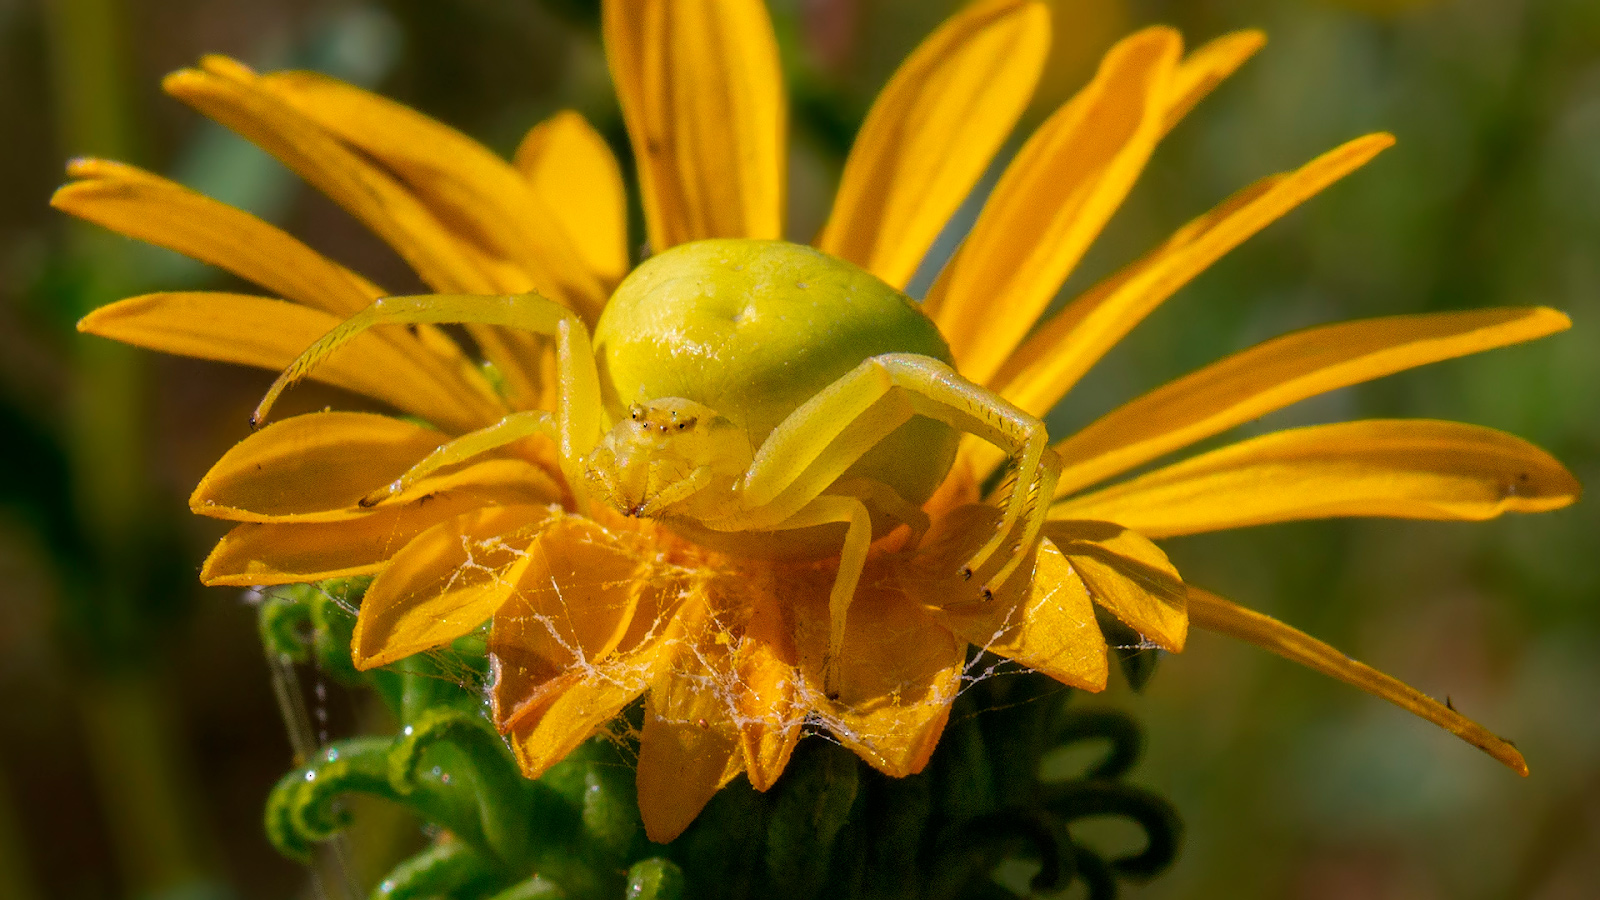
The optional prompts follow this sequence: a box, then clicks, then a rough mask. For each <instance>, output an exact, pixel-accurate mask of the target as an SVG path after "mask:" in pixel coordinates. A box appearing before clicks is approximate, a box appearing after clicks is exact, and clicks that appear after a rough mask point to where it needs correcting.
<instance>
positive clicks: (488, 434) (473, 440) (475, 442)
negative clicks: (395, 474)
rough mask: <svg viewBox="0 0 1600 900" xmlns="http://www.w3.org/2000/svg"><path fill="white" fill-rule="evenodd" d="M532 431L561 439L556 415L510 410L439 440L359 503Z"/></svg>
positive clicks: (370, 503) (379, 498)
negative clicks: (473, 428) (452, 437)
mask: <svg viewBox="0 0 1600 900" xmlns="http://www.w3.org/2000/svg"><path fill="white" fill-rule="evenodd" d="M535 434H542V435H544V436H546V437H548V438H550V439H551V440H553V441H556V442H557V443H560V441H561V429H560V426H559V425H557V423H556V420H555V417H554V416H552V415H550V413H548V412H546V411H545V410H542V409H530V410H524V411H523V412H514V413H511V414H510V415H508V416H506V417H505V418H503V419H501V420H500V421H498V422H496V423H494V424H493V425H489V426H486V427H483V428H480V429H478V430H477V431H472V432H468V433H467V434H464V435H462V436H461V437H458V438H456V439H455V440H453V441H450V442H448V443H445V444H441V445H440V446H439V448H438V449H437V450H434V451H433V452H432V453H429V454H428V455H427V456H424V457H423V458H422V460H421V461H420V462H418V463H417V464H416V465H414V466H412V467H411V468H409V469H407V470H406V471H405V474H403V475H401V476H400V477H399V478H396V479H395V480H394V481H392V482H390V483H389V484H387V485H385V486H383V487H381V488H378V489H377V490H375V491H373V492H372V493H370V494H368V495H366V496H365V497H362V498H361V501H360V502H361V506H363V507H370V506H377V505H378V504H379V503H382V502H383V501H385V500H387V499H389V498H390V497H393V496H394V495H395V494H401V493H404V492H405V491H406V490H407V489H408V488H410V487H411V486H412V485H414V484H416V483H417V482H419V481H421V480H422V479H424V478H426V477H428V476H429V475H432V474H433V473H434V472H437V471H438V470H440V469H442V468H444V467H445V466H453V465H455V464H456V463H462V462H466V461H467V460H469V459H472V458H473V457H475V456H481V455H483V454H485V453H488V452H489V451H491V450H496V449H499V448H500V447H504V446H505V445H507V444H511V443H515V442H516V441H519V440H521V439H523V438H525V437H529V436H531V435H535Z"/></svg>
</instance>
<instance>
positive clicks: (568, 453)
mask: <svg viewBox="0 0 1600 900" xmlns="http://www.w3.org/2000/svg"><path fill="white" fill-rule="evenodd" d="M424 323H426V324H434V325H442V324H470V325H502V326H507V327H510V328H521V329H524V330H526V331H531V332H534V333H536V334H543V335H549V336H551V337H553V338H555V343H556V369H557V373H558V378H559V382H558V383H559V387H560V401H559V403H558V407H557V410H556V416H555V422H554V423H551V422H550V421H549V414H548V413H543V412H542V411H538V410H534V411H529V412H525V413H513V414H512V415H510V416H507V417H506V418H505V419H502V420H501V421H500V422H498V423H496V424H494V425H490V426H488V427H487V428H482V429H479V430H478V431H474V432H472V433H470V434H467V435H463V436H462V437H460V438H457V439H456V440H454V441H451V442H450V443H447V444H445V445H444V446H442V447H440V448H439V449H438V450H435V451H434V452H433V453H432V454H430V455H429V456H428V457H426V458H425V459H424V460H423V461H422V462H421V463H419V464H418V465H417V466H416V467H414V468H413V470H412V471H410V472H407V473H406V474H405V475H402V476H401V477H400V482H404V483H407V484H409V483H414V482H415V481H416V480H417V479H419V478H421V477H422V476H423V475H426V474H427V473H428V472H431V471H434V470H436V469H438V468H439V467H441V466H445V465H451V464H453V463H457V462H462V461H464V460H466V459H468V458H470V457H472V456H476V455H478V454H480V453H484V452H486V451H488V450H492V449H494V448H496V447H500V446H504V445H505V444H509V443H511V442H512V441H515V440H518V439H520V438H523V437H526V436H527V435H529V434H534V433H539V432H544V433H547V434H551V436H552V437H554V438H555V439H556V442H557V444H558V445H559V447H560V452H561V468H562V472H563V473H564V474H565V475H566V477H567V483H568V484H574V485H575V484H579V483H580V482H579V480H578V479H579V476H580V475H581V474H582V471H583V459H584V457H585V456H586V455H587V454H588V453H589V451H590V450H592V449H593V448H594V445H595V443H596V442H598V440H599V438H600V410H601V406H600V378H599V376H598V374H597V373H596V371H595V364H594V350H593V348H592V347H591V346H590V344H589V332H588V330H587V329H586V328H584V326H583V322H582V320H580V319H579V318H578V317H577V315H576V314H575V313H573V312H572V310H570V309H567V308H566V307H564V306H562V305H560V304H559V303H556V302H554V301H551V300H547V299H545V298H544V297H541V296H539V295H538V294H534V293H531V292H530V293H526V294H514V295H502V296H478V295H472V294H421V295H417V296H410V297H384V298H382V299H379V300H374V301H373V302H372V305H371V306H368V307H367V308H366V309H363V310H362V311H360V312H358V313H356V314H355V315H353V316H351V317H350V318H348V319H346V320H344V322H342V323H340V324H339V326H338V327H337V328H334V329H333V330H332V331H330V332H328V333H327V334H325V335H323V336H322V337H321V338H319V339H318V340H317V342H316V343H314V344H312V345H311V346H310V347H308V348H306V351H305V352H304V353H302V354H300V358H299V359H296V360H295V361H294V362H292V363H290V364H289V367H288V368H287V369H285V370H284V371H283V374H282V375H279V376H278V380H277V381H275V382H273V384H272V387H271V388H270V389H268V391H267V394H266V396H265V397H263V398H262V399H261V403H260V405H259V406H257V407H256V411H255V413H254V414H253V415H251V417H250V425H251V427H252V428H254V427H259V426H260V424H261V423H262V422H263V421H265V420H266V417H267V412H268V411H269V410H270V409H271V408H272V405H273V403H275V402H276V401H277V399H278V396H279V395H280V394H282V393H283V392H284V391H285V390H287V389H288V388H290V387H292V386H294V385H295V384H297V383H298V382H300V381H301V380H302V379H304V378H305V377H306V376H307V375H309V374H310V373H311V371H312V370H313V369H315V368H316V367H317V366H318V365H319V364H321V363H322V362H323V361H324V360H326V359H327V358H328V357H329V356H331V355H332V354H333V353H335V352H336V351H337V350H338V349H339V348H340V347H341V346H343V345H344V344H345V343H347V342H348V341H350V339H351V338H354V337H355V336H356V335H358V334H360V333H361V332H363V331H365V330H367V329H368V328H371V327H373V326H374V325H385V324H404V325H419V324H424ZM424 467H426V468H424ZM397 483H398V482H397ZM394 489H395V485H390V487H389V489H387V490H389V491H390V492H392V491H393V490H394ZM379 499H382V498H381V497H379V498H377V499H374V498H373V497H368V498H365V500H371V501H372V502H377V500H379Z"/></svg>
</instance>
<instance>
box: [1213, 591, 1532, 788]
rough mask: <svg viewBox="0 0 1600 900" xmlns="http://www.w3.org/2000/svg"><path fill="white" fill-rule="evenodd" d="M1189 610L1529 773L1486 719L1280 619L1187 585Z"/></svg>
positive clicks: (1221, 630) (1229, 632) (1225, 630)
mask: <svg viewBox="0 0 1600 900" xmlns="http://www.w3.org/2000/svg"><path fill="white" fill-rule="evenodd" d="M1189 611H1190V614H1191V615H1192V616H1193V617H1194V624H1195V625H1196V627H1199V628H1204V629H1205V630H1207V631H1214V632H1216V633H1218V634H1225V635H1228V636H1229V637H1233V638H1238V639H1239V640H1241V641H1245V642H1247V643H1251V644H1255V645H1256V646H1257V647H1260V648H1261V649H1263V650H1266V651H1268V652H1270V653H1276V654H1277V655H1279V656H1281V657H1283V658H1284V659H1287V660H1289V661H1290V662H1296V663H1299V664H1300V665H1302V666H1305V667H1306V668H1308V669H1314V670H1316V671H1318V672H1321V673H1322V674H1324V675H1327V676H1329V677H1332V678H1337V679H1339V680H1340V681H1342V682H1344V683H1345V684H1349V685H1353V686H1355V687H1358V688H1360V689H1361V690H1363V691H1366V692H1367V693H1369V694H1371V695H1373V696H1374V697H1379V698H1382V699H1384V700H1387V701H1389V702H1390V703H1393V704H1394V705H1396V706H1398V707H1400V708H1401V709H1403V710H1406V711H1407V712H1410V713H1412V714H1414V715H1417V716H1420V717H1421V718H1424V719H1427V720H1428V721H1429V722H1432V723H1434V724H1435V725H1438V726H1439V727H1441V728H1443V729H1445V730H1446V731H1449V732H1450V733H1451V734H1454V735H1455V736H1456V737H1459V738H1461V739H1462V740H1464V741H1466V742H1467V743H1469V744H1471V745H1473V746H1474V747H1477V748H1478V749H1480V750H1482V751H1483V752H1485V753H1487V754H1489V755H1490V756H1492V757H1494V758H1495V759H1497V760H1499V761H1500V762H1502V763H1504V764H1505V765H1506V766H1507V767H1508V768H1510V769H1511V770H1512V771H1513V772H1516V773H1517V774H1518V775H1523V776H1526V775H1527V774H1528V764H1527V763H1526V762H1524V761H1523V759H1522V754H1521V753H1519V752H1517V748H1515V747H1513V746H1511V744H1510V743H1509V742H1507V741H1506V740H1504V739H1503V738H1500V737H1498V736H1496V735H1494V734H1492V733H1491V732H1490V731H1489V730H1488V729H1486V728H1484V727H1483V726H1482V725H1479V724H1478V723H1477V722H1474V721H1472V720H1471V719H1469V718H1467V717H1466V716H1463V715H1461V714H1460V713H1458V712H1456V711H1455V710H1454V709H1451V708H1450V707H1449V706H1446V705H1445V704H1443V703H1439V702H1438V701H1436V700H1434V699H1433V698H1432V697H1429V696H1428V695H1426V694H1424V693H1422V692H1421V691H1419V690H1417V689H1416V688H1414V687H1411V686H1410V685H1408V684H1406V683H1405V682H1403V681H1400V680H1398V679H1396V678H1392V677H1390V676H1388V675H1385V674H1383V673H1382V672H1379V671H1378V670H1377V669H1374V668H1372V667H1371V666H1367V665H1364V664H1362V663H1359V662H1356V661H1355V660H1353V659H1351V658H1350V657H1348V656H1345V655H1344V654H1343V653H1340V652H1339V651H1338V650H1335V649H1333V648H1332V647H1330V646H1328V645H1327V644H1324V643H1322V642H1321V641H1319V640H1317V639H1315V638H1313V637H1311V636H1310V635H1307V634H1305V633H1303V632H1301V631H1298V630H1296V629H1294V628H1291V627H1289V626H1288V625H1285V624H1283V623H1282V622H1279V621H1278V620H1277V619H1274V618H1272V617H1270V616H1264V615H1262V614H1261V613H1258V612H1255V611H1253V610H1249V609H1245V608H1244V607H1242V606H1239V605H1237V604H1234V603H1231V602H1229V601H1227V600H1224V599H1223V598H1221V597H1218V596H1217V595H1216V594H1213V593H1211V592H1209V591H1204V590H1201V589H1199V588H1196V587H1192V586H1191V587H1190V588H1189Z"/></svg>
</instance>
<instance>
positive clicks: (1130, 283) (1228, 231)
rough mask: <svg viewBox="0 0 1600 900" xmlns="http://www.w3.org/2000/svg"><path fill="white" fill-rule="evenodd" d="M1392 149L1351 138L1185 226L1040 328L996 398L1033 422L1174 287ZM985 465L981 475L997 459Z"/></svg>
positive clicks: (1373, 138)
mask: <svg viewBox="0 0 1600 900" xmlns="http://www.w3.org/2000/svg"><path fill="white" fill-rule="evenodd" d="M1393 143H1394V138H1392V137H1390V136H1389V135H1387V134H1371V135H1367V136H1366V137H1362V138H1357V139H1356V140H1353V141H1350V142H1349V143H1346V144H1344V145H1342V146H1340V147H1338V148H1336V149H1333V150H1330V151H1328V152H1327V153H1324V154H1323V155H1321V156H1319V157H1317V158H1316V159H1314V160H1312V161H1311V162H1308V163H1306V164H1305V165H1304V166H1302V167H1300V168H1299V169H1297V170H1295V171H1293V172H1289V173H1285V174H1280V175H1272V176H1269V177H1267V178H1263V179H1262V180H1260V181H1257V182H1256V183H1255V184H1252V185H1251V186H1249V187H1247V188H1245V189H1244V190H1242V191H1240V192H1238V193H1236V194H1234V195H1233V196H1232V197H1229V198H1228V199H1227V200H1225V201H1223V202H1222V203H1221V204H1219V205H1218V206H1217V207H1216V208H1215V209H1213V210H1211V211H1210V212H1208V213H1206V214H1205V215H1203V216H1200V217H1199V218H1197V219H1195V220H1194V221H1192V222H1190V223H1189V224H1187V225H1185V226H1184V227H1183V228H1181V229H1179V230H1178V231H1177V233H1176V234H1174V235H1173V236H1172V237H1171V238H1169V239H1168V240H1167V241H1166V243H1164V244H1162V245H1161V246H1160V247H1158V248H1156V249H1155V250H1154V251H1152V252H1151V253H1149V254H1148V255H1146V256H1145V257H1144V258H1143V259H1140V260H1139V261H1137V262H1135V263H1133V264H1132V265H1130V266H1128V267H1126V268H1124V269H1122V270H1121V271H1120V272H1117V273H1116V274H1115V275H1112V276H1111V277H1110V278H1107V279H1106V280H1105V281H1102V282H1101V283H1099V284H1097V285H1095V286H1094V287H1092V288H1090V289H1089V290H1088V291H1085V292H1084V293H1083V294H1082V295H1081V296H1079V297H1078V298H1077V299H1075V300H1073V301H1072V302H1071V303H1069V304H1067V306H1066V307H1064V308H1063V309H1062V310H1061V311H1060V312H1059V313H1056V314H1055V315H1054V316H1052V317H1051V318H1050V319H1049V321H1047V322H1045V323H1044V325H1043V326H1041V327H1040V328H1039V330H1038V331H1037V332H1035V333H1034V334H1033V335H1032V336H1031V337H1029V338H1028V341H1027V343H1025V344H1024V345H1023V346H1022V347H1021V348H1020V349H1018V351H1017V352H1016V353H1015V354H1013V356H1012V357H1011V359H1009V360H1007V361H1006V365H1005V366H1004V367H1003V368H1002V369H1001V371H1000V373H999V374H998V375H997V376H996V378H995V384H996V385H999V386H1001V387H1000V392H1001V394H1003V395H1004V396H1005V397H1006V399H1008V400H1010V401H1011V402H1012V403H1015V404H1017V405H1018V406H1020V407H1022V408H1023V409H1024V410H1026V411H1028V412H1029V413H1032V414H1033V415H1036V416H1042V415H1044V414H1045V413H1047V412H1049V411H1050V410H1051V408H1053V407H1054V406H1055V405H1056V402H1057V401H1059V400H1060V399H1061V398H1062V397H1063V396H1065V395H1066V393H1067V391H1068V390H1070V389H1071V387H1072V386H1073V385H1074V384H1076V383H1077V381H1078V379H1079V378H1081V377H1082V376H1083V373H1084V372H1087V371H1088V370H1089V367H1090V366H1093V365H1094V364H1095V363H1096V362H1098V361H1099V359H1100V358H1101V357H1102V356H1104V355H1105V353H1106V351H1107V350H1110V349H1111V348H1112V346H1114V345H1115V344H1116V343H1117V342H1118V341H1120V340H1121V339H1122V338H1123V336H1124V335H1126V334H1127V333H1128V332H1129V331H1131V330H1133V326H1135V325H1137V324H1139V323H1140V322H1141V321H1143V320H1144V318H1145V316H1148V315H1149V314H1150V313H1151V312H1152V311H1153V310H1154V309H1155V308H1156V307H1157V306H1159V305H1160V304H1161V303H1162V302H1163V301H1165V300H1166V299H1167V298H1168V297H1170V296H1172V294H1173V293H1174V292H1176V291H1177V290H1178V289H1179V288H1181V287H1183V286H1184V285H1185V284H1188V283H1189V281H1190V280H1191V279H1193V278H1194V277H1195V276H1196V275H1198V274H1200V273H1201V272H1203V271H1205V269H1206V268H1207V267H1208V266H1210V265H1211V264H1212V263H1214V262H1216V261H1217V260H1218V259H1220V258H1221V257H1222V255H1223V254H1225V253H1227V252H1228V251H1230V250H1232V249H1233V248H1234V247H1237V246H1239V244H1241V243H1243V242H1244V241H1245V239H1246V238H1249V237H1250V236H1251V235H1253V234H1255V233H1256V232H1258V231H1260V230H1261V229H1263V228H1265V227H1266V226H1268V225H1270V224H1272V223H1273V222H1275V221H1277V220H1278V219H1279V218H1280V217H1281V216H1283V215H1284V214H1285V213H1287V212H1289V211H1290V210H1292V209H1294V208H1295V207H1297V206H1299V205H1300V204H1301V203H1304V202H1305V201H1306V200H1308V199H1310V198H1311V197H1312V196H1314V195H1315V194H1317V193H1318V192H1320V191H1321V190H1322V189H1324V188H1326V187H1327V186H1328V185H1330V184H1333V183H1334V182H1335V181H1338V180H1339V179H1340V178H1343V177H1344V176H1345V175H1348V174H1349V173H1350V172H1352V171H1354V170H1355V169H1357V168H1359V167H1360V166H1362V165H1363V164H1365V163H1366V162H1367V161H1368V160H1370V159H1372V158H1373V157H1374V156H1376V155H1377V154H1378V153H1379V152H1380V151H1382V150H1383V149H1384V148H1386V147H1388V146H1390V145H1392V144H1393ZM987 462H989V465H988V466H985V467H984V468H985V469H988V468H990V467H992V466H993V465H994V464H995V463H997V462H999V460H998V459H991V460H987Z"/></svg>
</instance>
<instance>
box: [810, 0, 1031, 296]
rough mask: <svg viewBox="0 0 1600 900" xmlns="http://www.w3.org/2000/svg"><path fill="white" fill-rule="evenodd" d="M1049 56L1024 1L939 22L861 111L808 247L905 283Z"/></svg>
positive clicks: (979, 7) (975, 7)
mask: <svg viewBox="0 0 1600 900" xmlns="http://www.w3.org/2000/svg"><path fill="white" fill-rule="evenodd" d="M1049 49H1050V12H1049V9H1048V8H1047V7H1046V6H1045V5H1044V4H1043V3H1039V2H1035V0H983V2H978V3H974V4H972V5H971V6H968V7H967V8H966V9H964V10H962V11H961V12H960V13H958V14H956V15H955V16H953V17H952V18H950V19H949V20H948V21H946V22H945V23H944V24H943V25H942V26H940V27H939V30H938V31H935V32H934V33H933V34H932V35H931V36H929V37H928V39H927V40H925V41H923V42H922V45H921V46H919V47H918V48H917V49H916V51H915V52H914V53H912V54H911V56H910V57H909V58H907V59H906V61H905V62H904V63H901V65H900V68H899V69H898V70H897V71H896V72H895V74H894V77H893V78H891V79H890V80H889V84H888V86H886V87H885V88H884V89H883V91H882V92H881V93H879V94H878V99H877V100H876V101H875V102H874V103H873V105H872V110H871V111H870V112H869V113H867V118H866V121H865V122H864V123H863V124H862V126H861V130H860V132H859V133H858V134H857V135H856V140H855V145H854V146H853V147H851V149H850V157H849V159H847V160H846V161H845V165H844V174H843V176H842V178H841V180H840V184H839V193H838V195H837V197H836V198H835V200H834V202H833V212H832V213H831V214H830V215H829V217H828V223H827V225H826V226H824V228H823V230H822V234H821V235H820V236H818V238H817V247H818V248H820V249H821V250H824V251H826V252H828V253H831V254H833V255H834V256H838V257H841V258H843V259H847V260H849V261H851V262H853V263H855V264H856V265H859V266H861V267H862V268H864V269H866V270H867V271H869V272H871V273H872V274H874V275H876V276H878V277H879V278H882V279H883V280H884V281H886V282H888V283H889V284H892V285H894V286H895V287H905V285H906V282H908V281H910V280H911V276H912V275H913V274H915V273H916V270H917V266H918V265H919V264H920V263H921V262H922V257H923V256H924V255H925V254H926V253H927V252H928V248H929V247H930V246H932V244H933V241H934V239H935V238H937V237H938V236H939V232H940V230H941V229H943V228H944V226H945V223H946V222H947V221H948V220H949V218H950V216H951V215H952V214H953V213H954V212H955V211H956V208H957V207H958V206H960V205H961V202H962V201H963V200H965V199H966V198H967V194H968V193H969V192H971V190H972V186H973V185H975V184H977V182H978V178H979V177H980V176H982V175H983V173H984V170H985V169H987V168H988V166H989V161H990V160H991V159H993V158H994V154H995V152H996V151H997V150H999V149H1000V145H1001V144H1002V143H1003V142H1004V141H1005V139H1006V136H1007V135H1009V134H1010V133H1011V129H1012V128H1013V127H1014V126H1015V125H1016V124H1017V119H1018V117H1020V116H1021V115H1022V112H1023V110H1024V109H1026V108H1027V105H1028V98H1029V97H1030V96H1032V94H1033V89H1034V86H1035V85H1036V84H1037V83H1038V81H1039V73H1040V71H1041V70H1042V69H1043V68H1044V61H1045V57H1046V55H1047V54H1048V52H1049Z"/></svg>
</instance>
